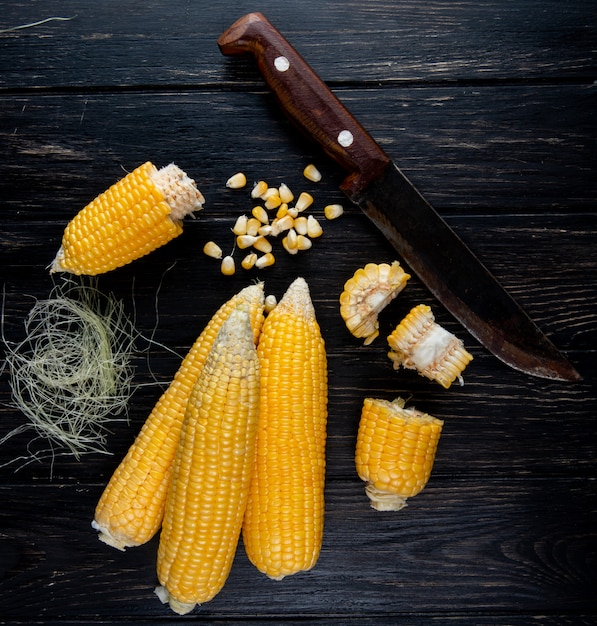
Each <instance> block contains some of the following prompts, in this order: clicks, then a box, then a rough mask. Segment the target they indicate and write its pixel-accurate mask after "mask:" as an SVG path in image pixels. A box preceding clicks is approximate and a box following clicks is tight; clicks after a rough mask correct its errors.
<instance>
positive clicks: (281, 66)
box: [274, 57, 290, 72]
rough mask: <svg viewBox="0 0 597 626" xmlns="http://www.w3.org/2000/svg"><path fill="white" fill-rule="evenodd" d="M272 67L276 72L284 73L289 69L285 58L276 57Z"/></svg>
mask: <svg viewBox="0 0 597 626" xmlns="http://www.w3.org/2000/svg"><path fill="white" fill-rule="evenodd" d="M274 67H275V68H276V69H277V70H278V72H285V71H286V70H287V69H288V68H289V67H290V61H289V60H288V59H287V58H286V57H276V58H275V59H274Z"/></svg>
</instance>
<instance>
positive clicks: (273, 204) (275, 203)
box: [265, 194, 282, 209]
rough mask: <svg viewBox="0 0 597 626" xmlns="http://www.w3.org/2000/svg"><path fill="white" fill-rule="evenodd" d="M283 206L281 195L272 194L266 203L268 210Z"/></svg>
mask: <svg viewBox="0 0 597 626" xmlns="http://www.w3.org/2000/svg"><path fill="white" fill-rule="evenodd" d="M281 204H282V200H281V198H280V196H279V195H277V194H272V195H271V196H269V197H268V198H267V200H266V201H265V208H266V209H277V208H278V207H279V206H280V205H281Z"/></svg>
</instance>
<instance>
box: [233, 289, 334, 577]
mask: <svg viewBox="0 0 597 626" xmlns="http://www.w3.org/2000/svg"><path fill="white" fill-rule="evenodd" d="M257 354H258V356H259V363H260V366H261V402H260V414H259V429H258V434H257V462H256V467H255V473H254V475H253V479H252V481H251V490H250V493H249V502H248V504H247V510H246V513H245V519H244V521H243V542H244V545H245V549H246V552H247V555H248V557H249V559H250V560H251V561H252V562H253V564H254V565H255V566H256V567H257V568H258V569H259V570H260V571H261V572H263V573H265V574H267V576H269V577H270V578H275V579H278V580H279V579H281V578H283V577H284V576H288V575H290V574H294V573H296V572H299V571H302V570H308V569H310V568H312V567H313V566H314V565H315V563H316V561H317V559H318V557H319V552H320V548H321V542H322V536H323V514H324V479H325V441H326V422H327V362H326V353H325V346H324V341H323V339H322V337H321V332H320V329H319V325H318V323H317V320H316V318H315V311H314V309H313V304H312V302H311V298H310V295H309V287H308V286H307V283H306V282H305V280H304V279H303V278H297V279H296V280H295V281H294V282H293V283H292V284H291V285H290V287H289V288H288V290H287V291H286V293H285V294H284V296H283V298H282V299H281V300H280V302H279V303H278V305H277V306H276V307H275V308H274V309H273V310H272V311H271V312H270V313H269V315H268V316H267V318H266V319H265V322H264V324H263V330H262V334H261V337H260V339H259V345H258V348H257Z"/></svg>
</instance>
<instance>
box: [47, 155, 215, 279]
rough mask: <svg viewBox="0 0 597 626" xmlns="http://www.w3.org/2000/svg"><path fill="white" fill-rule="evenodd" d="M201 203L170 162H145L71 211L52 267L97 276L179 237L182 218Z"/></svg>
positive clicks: (192, 185)
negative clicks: (73, 213) (162, 164)
mask: <svg viewBox="0 0 597 626" xmlns="http://www.w3.org/2000/svg"><path fill="white" fill-rule="evenodd" d="M204 202H205V199H204V198H203V195H202V194H201V192H200V191H199V190H198V189H197V187H196V186H195V181H193V180H192V179H191V178H189V177H188V176H187V175H186V174H185V172H183V171H182V170H181V169H180V168H179V167H177V166H176V165H174V163H171V164H170V165H167V166H166V167H163V168H161V169H159V170H158V169H157V168H156V167H155V166H154V165H153V164H152V163H150V162H147V163H144V164H143V165H141V166H139V167H138V168H136V169H135V170H133V171H132V172H131V173H130V174H128V175H127V176H125V177H124V178H123V179H122V180H120V181H119V182H117V183H115V184H114V185H112V186H111V187H110V188H109V189H108V190H107V191H105V192H104V193H102V194H100V195H99V196H98V197H97V198H95V200H92V201H91V202H90V203H89V204H88V205H87V206H86V207H84V208H83V209H82V210H81V211H79V213H78V214H77V215H75V217H74V218H73V219H72V220H71V222H70V223H69V224H68V225H67V227H66V229H65V231H64V235H63V237H62V246H61V247H60V249H59V250H58V253H57V254H56V258H55V259H54V261H53V263H52V265H51V268H50V272H51V273H53V272H70V273H72V274H88V275H91V276H95V275H97V274H103V273H104V272H109V271H111V270H114V269H116V268H117V267H121V266H122V265H126V264H127V263H130V262H131V261H134V260H135V259H138V258H140V257H142V256H144V255H146V254H149V253H150V252H153V250H155V249H156V248H159V247H160V246H163V245H164V244H166V243H168V242H169V241H170V240H171V239H174V238H175V237H178V235H180V234H181V233H182V219H183V218H184V217H185V216H187V215H189V214H191V213H192V212H193V211H197V210H200V209H201V208H202V207H203V203H204Z"/></svg>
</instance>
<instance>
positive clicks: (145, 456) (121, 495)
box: [92, 283, 264, 550]
mask: <svg viewBox="0 0 597 626" xmlns="http://www.w3.org/2000/svg"><path fill="white" fill-rule="evenodd" d="M239 305H245V306H246V307H247V308H248V309H249V311H250V316H251V326H252V328H253V339H254V341H255V343H257V340H258V337H259V334H260V332H261V326H262V324H263V309H264V291H263V283H257V284H254V285H251V286H249V287H245V288H244V289H243V290H241V291H240V292H239V293H238V294H236V295H235V296H233V297H232V298H231V299H230V300H228V301H227V302H226V303H224V304H223V305H222V306H221V307H220V309H219V310H218V311H217V312H216V313H215V314H214V316H213V317H212V318H211V320H210V321H209V323H208V324H207V326H206V327H205V329H204V330H203V332H202V333H201V334H200V335H199V337H198V338H197V340H196V341H195V343H194V344H193V346H192V347H191V349H190V350H189V353H188V354H187V356H186V357H185V358H184V360H183V361H182V364H181V365H180V368H179V369H178V372H176V375H175V376H174V379H173V380H172V382H171V383H170V386H169V387H168V389H167V390H166V391H165V392H164V393H163V394H162V396H161V398H160V399H159V400H158V402H157V404H156V405H155V407H154V409H153V410H152V412H151V413H150V415H149V417H148V418H147V420H146V422H145V424H144V425H143V428H142V429H141V432H140V433H139V435H138V436H137V438H136V439H135V441H134V443H133V445H132V446H131V447H130V449H129V451H128V453H127V454H126V456H125V458H124V459H123V460H122V462H121V463H120V465H119V466H118V467H117V468H116V471H115V472H114V474H113V475H112V478H111V479H110V481H109V483H108V485H107V486H106V488H105V490H104V492H103V494H102V496H101V498H100V500H99V502H98V504H97V507H96V510H95V519H94V521H93V523H92V526H93V527H94V528H95V529H96V530H98V531H100V535H99V539H100V540H101V541H103V542H105V543H107V544H108V545H111V546H114V547H115V548H118V549H119V550H124V549H125V548H126V547H129V546H138V545H141V544H143V543H145V542H147V541H149V540H150V539H151V538H152V537H153V536H154V535H155V533H156V532H157V531H158V529H159V527H160V524H161V523H162V517H163V514H164V504H165V501H166V491H167V488H168V482H169V479H170V473H171V469H172V468H171V466H172V461H173V459H174V455H175V452H176V446H177V444H178V440H179V435H180V428H181V425H182V421H183V418H184V414H185V410H186V406H187V403H188V400H189V396H190V395H191V391H192V389H193V385H194V384H195V382H196V380H197V378H198V376H199V373H200V371H201V369H202V367H203V364H204V363H205V360H206V359H207V355H208V354H209V351H210V350H211V347H212V345H213V342H214V340H215V338H216V336H217V334H218V331H219V330H220V328H221V327H222V324H223V323H224V321H225V320H226V319H227V318H228V316H229V315H230V313H231V311H233V310H234V309H235V308H237V307H238V306H239Z"/></svg>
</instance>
